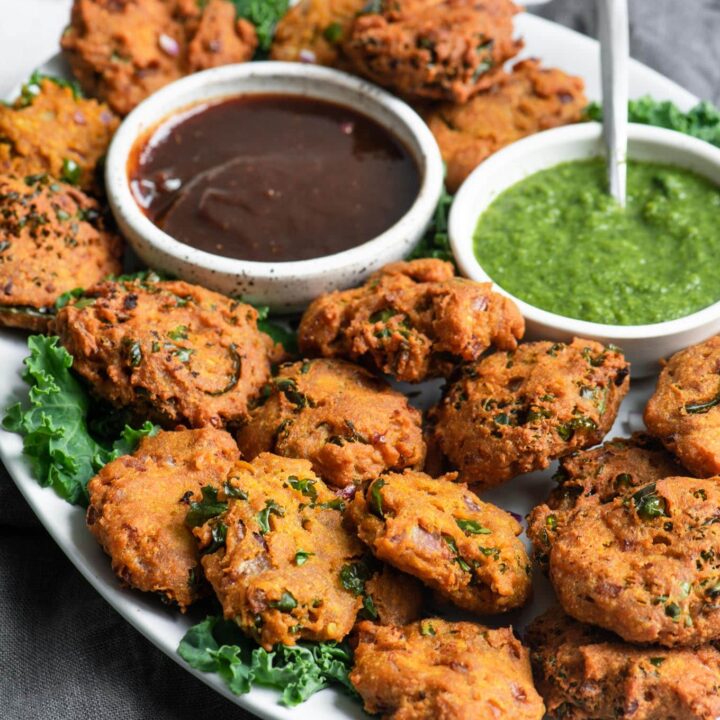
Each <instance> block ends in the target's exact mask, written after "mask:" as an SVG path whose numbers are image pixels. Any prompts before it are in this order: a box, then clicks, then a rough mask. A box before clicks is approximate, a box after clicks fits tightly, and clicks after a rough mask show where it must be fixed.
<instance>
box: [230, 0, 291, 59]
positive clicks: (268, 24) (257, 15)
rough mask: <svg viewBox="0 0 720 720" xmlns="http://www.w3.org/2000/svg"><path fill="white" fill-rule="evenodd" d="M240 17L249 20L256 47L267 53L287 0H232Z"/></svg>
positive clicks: (286, 7)
mask: <svg viewBox="0 0 720 720" xmlns="http://www.w3.org/2000/svg"><path fill="white" fill-rule="evenodd" d="M232 2H233V5H235V8H236V9H237V14H238V16H239V17H241V18H245V19H246V20H249V21H250V22H251V23H252V24H253V25H254V26H255V31H256V32H257V36H258V49H259V51H260V52H261V54H262V53H267V51H268V50H269V49H270V44H271V43H272V39H273V35H274V34H275V28H276V27H277V24H278V22H279V20H280V18H281V17H282V16H283V15H284V14H285V13H286V12H287V9H288V5H289V2H288V0H232Z"/></svg>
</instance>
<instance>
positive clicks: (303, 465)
mask: <svg viewBox="0 0 720 720" xmlns="http://www.w3.org/2000/svg"><path fill="white" fill-rule="evenodd" d="M219 497H220V498H221V499H223V500H226V501H227V502H228V505H229V507H228V510H227V512H224V513H222V514H220V515H218V516H217V517H215V518H214V519H212V520H210V521H209V522H208V523H206V524H205V525H202V526H201V527H199V528H197V529H195V531H194V532H195V534H196V536H197V537H198V539H199V540H200V545H201V549H202V553H203V558H202V564H203V567H204V569H205V575H206V577H207V579H208V580H209V581H210V583H211V584H212V586H213V588H214V590H215V594H216V595H217V596H218V599H219V600H220V603H221V604H222V607H223V611H224V614H225V618H226V619H233V620H234V621H235V622H236V623H237V624H238V626H239V627H240V628H241V629H242V630H243V632H245V633H247V634H248V635H250V636H251V637H253V638H255V639H256V640H257V641H258V642H259V643H260V644H261V645H262V646H263V647H265V648H266V649H268V650H269V649H270V648H271V647H272V646H273V645H275V644H276V643H283V644H285V645H294V644H295V643H296V642H297V641H298V640H318V641H319V640H342V639H343V638H344V637H345V636H346V635H347V634H348V633H349V632H350V630H351V629H352V626H353V624H354V622H355V616H356V615H357V613H358V610H359V609H360V607H361V604H362V597H363V595H364V579H365V578H366V577H368V575H369V573H368V572H367V568H366V567H365V565H364V563H363V562H362V554H363V550H362V546H361V544H360V543H359V542H358V540H357V538H355V537H354V536H353V535H352V534H350V533H349V532H348V531H347V530H345V528H344V527H343V524H342V509H343V505H344V503H343V502H342V501H341V500H340V499H339V498H338V497H337V496H335V495H334V494H333V493H332V492H330V490H329V489H328V488H327V487H326V486H325V485H324V483H323V482H322V480H320V479H319V478H318V477H317V476H316V475H315V474H314V473H313V472H312V469H311V466H310V463H309V462H308V461H307V460H293V459H289V458H283V457H279V456H277V455H271V454H270V453H263V454H261V455H258V457H256V458H255V460H253V462H252V463H246V462H242V461H241V462H239V463H238V464H237V465H236V466H235V467H234V469H233V470H232V471H231V473H230V477H229V479H228V488H227V489H226V491H224V492H221V493H220V496H219Z"/></svg>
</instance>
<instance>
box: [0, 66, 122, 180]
mask: <svg viewBox="0 0 720 720" xmlns="http://www.w3.org/2000/svg"><path fill="white" fill-rule="evenodd" d="M118 122H119V120H118V118H117V117H116V116H115V115H114V114H113V113H112V112H111V111H110V108H108V106H107V105H105V104H104V103H99V102H97V101H96V100H85V99H83V98H81V97H77V96H76V94H75V92H74V90H73V88H72V86H71V85H69V84H68V83H64V82H62V81H58V80H54V79H52V78H48V77H40V78H33V79H31V81H30V82H29V83H28V84H27V85H25V86H24V88H23V92H22V94H21V96H20V97H19V98H18V99H17V100H16V101H15V102H14V103H13V104H12V105H2V104H0V174H3V175H16V176H17V177H21V178H23V177H26V176H28V175H37V174H40V173H49V174H50V175H52V176H53V177H56V178H62V179H63V180H67V181H71V182H72V184H73V185H77V186H78V187H80V188H82V189H83V190H86V191H92V190H97V188H98V186H99V185H98V179H97V175H96V167H97V164H98V162H99V161H100V159H101V158H102V157H103V156H104V155H105V153H106V151H107V148H108V145H109V144H110V140H111V138H112V136H113V134H114V132H115V130H116V128H117V126H118Z"/></svg>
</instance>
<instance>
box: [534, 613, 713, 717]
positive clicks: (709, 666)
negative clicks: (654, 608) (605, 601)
mask: <svg viewBox="0 0 720 720" xmlns="http://www.w3.org/2000/svg"><path fill="white" fill-rule="evenodd" d="M526 639H527V641H528V644H529V645H530V649H531V651H530V657H531V659H532V665H533V671H534V675H535V682H536V683H537V688H538V690H539V691H540V694H541V695H542V696H543V699H544V700H545V704H546V706H547V711H548V717H550V718H553V720H618V719H625V720H716V718H718V717H720V652H718V650H717V649H716V648H714V647H713V646H711V645H703V646H701V647H699V648H697V649H687V650H685V649H681V648H677V649H674V650H668V649H667V648H663V647H659V646H650V647H634V646H632V645H628V644H627V643H624V642H622V641H621V640H620V639H619V638H618V637H617V636H614V635H612V634H610V633H608V632H603V631H602V630H598V629H596V628H593V627H591V626H589V625H582V624H580V623H578V622H575V621H574V620H573V619H572V618H570V617H568V616H567V615H565V614H564V613H563V612H562V611H561V610H559V609H553V610H550V611H548V612H547V613H545V614H544V615H542V616H541V617H539V618H537V619H536V620H534V621H533V623H532V624H531V625H530V627H529V629H528V632H527V637H526Z"/></svg>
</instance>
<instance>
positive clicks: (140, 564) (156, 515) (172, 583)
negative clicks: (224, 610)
mask: <svg viewBox="0 0 720 720" xmlns="http://www.w3.org/2000/svg"><path fill="white" fill-rule="evenodd" d="M239 457H240V454H239V452H238V449H237V446H236V445H235V442H234V441H233V439H232V437H231V436H230V435H229V434H228V433H226V432H224V431H223V430H215V429H213V428H204V429H202V430H179V431H177V432H160V433H158V434H157V435H156V436H155V437H146V438H144V439H143V440H141V442H140V444H139V446H138V448H137V450H136V451H135V452H134V453H133V454H132V455H123V456H122V457H120V458H118V459H117V460H113V461H112V462H110V463H108V464H107V465H105V467H104V468H102V470H100V472H99V473H98V474H97V475H96V476H95V477H94V478H92V479H91V480H90V482H89V483H88V492H89V494H90V505H89V507H88V510H87V525H88V528H89V529H90V532H91V533H92V534H93V535H94V536H95V538H96V539H97V541H98V542H99V543H100V544H101V545H102V547H103V549H104V550H105V552H106V553H107V554H108V555H109V556H110V558H111V559H112V567H113V570H114V571H115V573H116V574H117V576H118V577H119V578H120V579H121V580H122V581H123V582H124V583H126V584H127V585H128V586H129V587H132V588H137V589H138V590H143V591H145V592H154V593H159V594H160V595H161V597H162V598H163V599H164V600H165V601H166V602H169V603H176V604H177V605H178V606H179V607H180V609H181V610H183V611H184V610H185V609H186V608H187V607H188V606H189V605H190V604H192V603H193V602H194V601H195V600H197V599H198V598H199V597H201V596H202V595H206V594H207V592H208V590H209V587H208V586H207V584H206V583H205V582H204V581H203V575H202V570H201V568H200V557H199V553H198V550H197V545H196V543H195V540H194V538H193V536H192V533H191V532H190V530H189V529H188V528H186V526H185V517H186V515H187V512H188V509H189V508H190V507H191V506H192V504H193V503H196V502H198V501H200V499H201V491H202V489H203V488H206V489H207V488H212V489H214V490H215V491H217V489H218V488H220V487H221V486H222V484H223V483H224V482H225V478H226V477H227V474H228V472H229V471H230V469H231V468H232V466H233V464H234V463H235V462H236V461H237V460H238V458H239Z"/></svg>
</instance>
